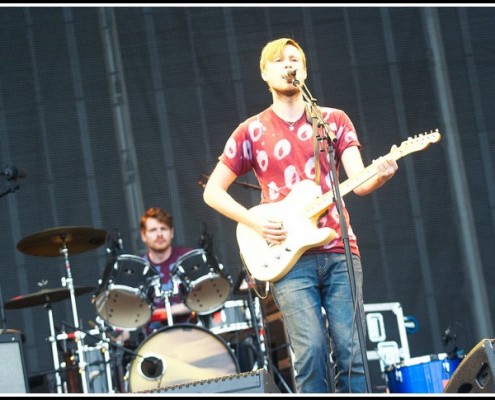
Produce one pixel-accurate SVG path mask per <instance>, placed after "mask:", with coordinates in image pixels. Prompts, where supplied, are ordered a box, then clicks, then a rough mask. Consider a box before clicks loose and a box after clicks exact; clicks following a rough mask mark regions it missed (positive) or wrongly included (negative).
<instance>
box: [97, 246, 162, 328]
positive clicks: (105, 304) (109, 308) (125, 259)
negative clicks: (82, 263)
mask: <svg viewBox="0 0 495 400" xmlns="http://www.w3.org/2000/svg"><path fill="white" fill-rule="evenodd" d="M159 288H160V275H159V273H158V271H157V270H156V268H155V267H154V266H152V265H151V264H150V263H149V262H148V261H146V260H145V259H143V258H142V257H138V256H134V255H131V254H121V255H119V256H118V257H117V259H116V260H115V261H114V262H111V263H109V264H108V265H107V266H106V268H105V271H104V273H103V278H102V279H101V280H100V281H99V287H98V289H97V292H96V294H95V297H94V299H93V301H94V303H95V305H96V311H97V312H98V314H99V315H100V316H101V318H103V319H104V320H105V321H107V322H108V323H109V324H110V325H112V326H113V327H117V328H120V329H124V330H125V329H137V328H139V327H140V326H142V325H144V324H145V323H147V322H148V321H149V319H150V318H151V313H152V312H153V307H154V303H153V302H154V299H155V296H156V292H157V290H159Z"/></svg>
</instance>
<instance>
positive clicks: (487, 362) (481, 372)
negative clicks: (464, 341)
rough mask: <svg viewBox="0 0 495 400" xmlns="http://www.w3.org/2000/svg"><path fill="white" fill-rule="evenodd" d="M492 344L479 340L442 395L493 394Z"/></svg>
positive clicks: (494, 353) (494, 379)
mask: <svg viewBox="0 0 495 400" xmlns="http://www.w3.org/2000/svg"><path fill="white" fill-rule="evenodd" d="M494 343H495V339H483V340H481V341H480V342H479V343H478V344H477V345H476V346H475V347H474V348H473V349H472V350H471V351H470V352H469V353H468V354H467V355H466V356H465V357H464V360H462V362H461V363H460V364H459V366H458V367H457V368H456V370H455V371H454V374H453V375H452V376H451V377H450V379H449V381H448V382H447V385H446V386H445V389H444V393H495V352H494V348H493V345H494Z"/></svg>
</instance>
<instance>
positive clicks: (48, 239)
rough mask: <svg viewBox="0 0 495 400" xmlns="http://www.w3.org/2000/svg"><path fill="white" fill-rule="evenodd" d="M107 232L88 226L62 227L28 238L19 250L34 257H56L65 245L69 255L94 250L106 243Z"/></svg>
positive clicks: (21, 243)
mask: <svg viewBox="0 0 495 400" xmlns="http://www.w3.org/2000/svg"><path fill="white" fill-rule="evenodd" d="M106 237H107V232H106V231H105V230H103V229H94V228H90V227H87V226H62V227H59V228H52V229H48V230H46V231H42V232H38V233H35V234H33V235H30V236H27V237H25V238H24V239H22V240H21V241H20V242H19V243H17V249H18V250H19V251H22V252H23V253H26V254H30V255H32V256H43V257H55V256H59V255H61V254H62V253H61V252H60V251H61V250H62V248H63V245H64V244H65V246H67V249H68V252H69V254H71V253H82V252H83V251H86V250H92V249H95V248H97V247H100V246H101V245H102V244H103V243H105V240H106Z"/></svg>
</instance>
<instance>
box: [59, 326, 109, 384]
mask: <svg viewBox="0 0 495 400" xmlns="http://www.w3.org/2000/svg"><path fill="white" fill-rule="evenodd" d="M96 320H97V323H92V325H93V326H94V328H93V329H90V330H78V329H77V328H76V327H75V326H71V325H70V324H68V323H67V322H64V326H68V327H69V328H71V329H74V331H73V332H65V331H64V332H61V333H59V334H58V335H57V336H56V340H62V341H66V340H70V339H73V340H75V341H76V342H77V341H80V340H84V339H85V338H88V339H89V338H93V339H95V340H96V343H94V344H93V345H89V344H88V343H85V344H84V347H83V351H84V355H85V356H88V357H85V359H86V362H85V368H86V369H87V372H88V373H87V374H86V378H87V382H86V385H87V386H88V392H89V393H115V391H114V389H113V382H112V371H111V365H110V364H111V360H110V345H111V344H113V343H112V342H111V340H110V339H109V338H108V336H107V331H108V328H106V327H105V326H104V324H103V323H102V320H101V319H99V318H98V317H97V319H96ZM78 356H79V353H78V352H77V353H76V357H78ZM95 358H96V359H95ZM69 363H71V364H73V365H74V366H75V367H77V365H78V364H79V363H78V360H77V358H76V359H75V360H74V359H71V360H69ZM67 364H68V362H67V361H65V362H63V363H61V366H62V367H63V368H66V369H68V368H70V367H72V366H69V365H67ZM100 364H103V365H104V370H101V369H100V368H98V367H99V365H100ZM95 367H96V368H95ZM79 368H80V366H79ZM101 374H103V375H104V377H105V380H104V381H105V383H104V386H102V382H101V380H100V382H99V383H100V388H99V391H96V389H97V388H95V385H94V381H95V378H97V377H98V376H99V375H101ZM83 378H84V377H83V376H81V380H80V381H79V380H76V382H75V383H74V382H72V390H69V392H71V393H74V392H75V393H77V392H78V388H77V386H78V383H80V384H81V385H82V384H83V383H82V379H83Z"/></svg>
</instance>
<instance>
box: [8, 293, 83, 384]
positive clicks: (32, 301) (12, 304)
mask: <svg viewBox="0 0 495 400" xmlns="http://www.w3.org/2000/svg"><path fill="white" fill-rule="evenodd" d="M92 290H93V288H92V287H78V288H75V289H74V292H75V295H76V296H79V295H82V294H85V293H89V292H91V291H92ZM69 297H70V292H69V290H68V289H66V288H56V289H53V288H43V289H41V290H39V291H38V292H35V293H31V294H28V295H21V296H15V297H13V298H11V299H10V300H9V301H8V302H6V303H5V308H6V309H11V310H15V309H20V308H25V307H32V306H36V305H43V307H44V308H46V310H47V312H48V323H49V326H50V338H49V341H50V343H51V347H52V355H53V363H54V368H55V384H56V387H57V392H58V393H62V380H61V377H60V368H61V364H60V361H59V358H58V350H57V344H56V341H55V325H54V321H53V311H52V306H51V304H52V303H55V302H57V301H61V300H65V299H68V298H69Z"/></svg>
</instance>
